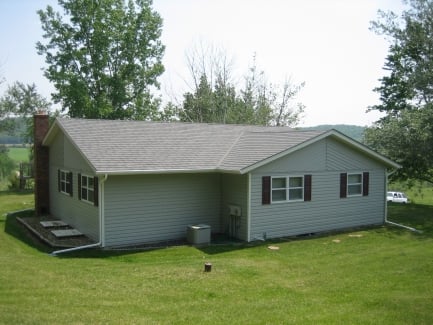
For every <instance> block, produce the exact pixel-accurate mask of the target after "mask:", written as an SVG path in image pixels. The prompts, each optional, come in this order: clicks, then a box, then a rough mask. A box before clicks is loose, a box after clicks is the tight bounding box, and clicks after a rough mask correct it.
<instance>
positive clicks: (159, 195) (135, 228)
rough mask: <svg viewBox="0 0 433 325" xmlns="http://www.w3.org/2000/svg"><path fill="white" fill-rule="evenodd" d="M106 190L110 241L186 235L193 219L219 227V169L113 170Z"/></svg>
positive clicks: (132, 241)
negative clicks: (117, 173)
mask: <svg viewBox="0 0 433 325" xmlns="http://www.w3.org/2000/svg"><path fill="white" fill-rule="evenodd" d="M104 190H105V245H106V246H123V245H131V244H139V243H147V242H157V241H162V240H170V239H178V238H185V237H186V230H187V226H188V225H192V224H208V225H210V226H211V230H212V232H213V233H215V232H220V231H221V229H220V227H221V222H220V214H221V211H220V210H221V176H220V175H219V174H165V175H135V176H109V177H108V179H107V180H106V182H105V186H104Z"/></svg>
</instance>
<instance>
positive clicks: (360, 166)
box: [251, 139, 386, 238]
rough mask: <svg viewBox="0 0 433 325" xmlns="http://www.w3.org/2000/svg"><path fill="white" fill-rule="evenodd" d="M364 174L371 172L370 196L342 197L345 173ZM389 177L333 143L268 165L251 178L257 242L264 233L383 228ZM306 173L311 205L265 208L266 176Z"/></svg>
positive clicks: (322, 143)
mask: <svg viewBox="0 0 433 325" xmlns="http://www.w3.org/2000/svg"><path fill="white" fill-rule="evenodd" d="M313 147H314V148H313ZM313 149H314V150H313ZM302 161H304V162H305V163H304V164H302ZM312 162H313V164H312ZM364 171H367V172H369V173H370V185H369V195H368V196H353V197H347V198H343V199H341V198H340V191H339V189H340V173H343V172H349V173H350V172H364ZM385 173H386V170H385V168H384V167H383V166H381V165H380V164H378V163H376V162H375V161H373V160H371V159H368V158H367V157H365V156H364V155H361V154H359V153H358V152H356V151H355V150H353V149H351V148H348V147H346V146H344V145H342V144H340V143H338V142H336V141H335V140H332V139H324V140H323V141H320V142H318V143H316V144H314V145H313V146H310V147H307V148H304V149H303V150H300V151H299V152H295V153H293V154H291V155H289V156H287V157H283V158H281V159H279V160H277V161H275V162H272V163H270V164H268V165H266V166H263V167H262V168H259V169H257V170H255V171H253V172H252V176H251V238H261V237H262V236H263V233H266V237H267V238H275V237H284V236H292V235H300V234H307V233H314V232H320V231H327V230H334V229H344V228H350V227H356V226H362V225H373V224H381V223H383V218H384V214H385ZM304 174H311V175H312V200H311V201H310V202H284V203H273V204H269V205H262V204H261V195H262V187H261V182H262V176H283V175H304Z"/></svg>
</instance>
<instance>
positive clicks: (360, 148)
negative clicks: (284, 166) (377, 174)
mask: <svg viewBox="0 0 433 325" xmlns="http://www.w3.org/2000/svg"><path fill="white" fill-rule="evenodd" d="M328 137H334V138H336V139H337V140H339V141H341V142H343V143H345V144H346V145H349V146H351V147H353V148H355V149H356V150H358V151H360V152H362V153H364V154H366V155H369V156H371V157H373V158H374V159H376V160H378V161H380V162H381V163H382V164H384V165H386V166H387V167H390V168H396V169H398V168H401V166H400V165H399V164H397V163H395V162H393V161H392V160H390V159H388V158H386V157H385V156H383V155H381V154H379V153H377V152H375V151H373V150H371V149H370V148H368V147H367V146H365V145H363V144H362V143H360V142H358V141H356V140H353V139H351V138H349V137H348V136H346V135H344V134H342V133H341V132H338V131H337V130H334V129H332V130H329V131H327V132H324V133H322V134H319V135H318V136H316V137H313V138H311V139H309V140H306V141H304V142H302V143H300V144H298V145H296V146H293V147H291V148H289V149H287V150H284V151H281V152H279V153H277V154H275V155H273V156H270V157H268V158H266V159H263V160H261V161H259V162H257V163H255V164H252V165H250V166H247V167H245V168H242V169H241V170H240V173H241V174H246V173H249V172H251V171H253V170H254V169H257V168H259V167H262V166H264V165H266V164H269V163H271V162H273V161H275V160H277V159H279V158H282V157H284V156H286V155H289V154H291V153H293V152H295V151H298V150H301V149H303V148H305V147H308V146H309V145H311V144H313V143H315V142H317V141H320V140H323V139H325V138H328Z"/></svg>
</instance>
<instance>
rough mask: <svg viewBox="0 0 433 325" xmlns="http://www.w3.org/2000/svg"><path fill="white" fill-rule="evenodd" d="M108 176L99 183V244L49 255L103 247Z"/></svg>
mask: <svg viewBox="0 0 433 325" xmlns="http://www.w3.org/2000/svg"><path fill="white" fill-rule="evenodd" d="M107 178H108V175H107V174H105V175H104V178H102V179H101V181H100V182H99V191H98V192H99V197H98V200H99V242H97V243H95V244H90V245H83V246H77V247H72V248H66V249H61V250H57V251H54V252H52V253H51V254H50V255H52V256H57V255H58V254H63V253H68V252H74V251H78V250H82V249H86V248H93V247H99V246H102V247H104V244H105V238H104V236H105V232H104V219H105V218H104V217H105V216H104V208H105V207H104V205H105V204H104V183H105V181H106V180H107Z"/></svg>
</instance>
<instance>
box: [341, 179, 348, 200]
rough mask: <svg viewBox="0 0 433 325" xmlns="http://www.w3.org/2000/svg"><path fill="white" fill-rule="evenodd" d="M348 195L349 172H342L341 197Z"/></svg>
mask: <svg viewBox="0 0 433 325" xmlns="http://www.w3.org/2000/svg"><path fill="white" fill-rule="evenodd" d="M345 197H347V173H341V174H340V198H345Z"/></svg>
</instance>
